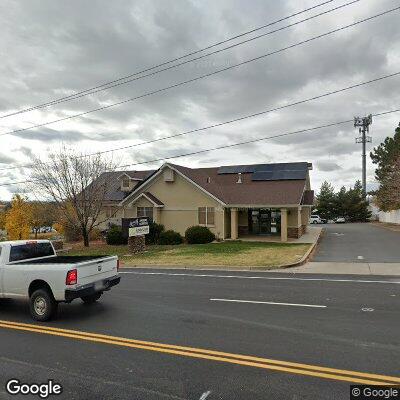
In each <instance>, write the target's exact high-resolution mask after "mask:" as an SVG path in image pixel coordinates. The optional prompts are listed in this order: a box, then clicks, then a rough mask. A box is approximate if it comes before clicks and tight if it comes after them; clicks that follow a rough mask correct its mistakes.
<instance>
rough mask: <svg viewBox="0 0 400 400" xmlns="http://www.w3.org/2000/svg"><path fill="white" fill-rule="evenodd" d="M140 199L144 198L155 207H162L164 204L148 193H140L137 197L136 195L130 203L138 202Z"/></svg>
mask: <svg viewBox="0 0 400 400" xmlns="http://www.w3.org/2000/svg"><path fill="white" fill-rule="evenodd" d="M140 197H144V198H146V199H147V200H149V201H150V203H153V205H154V206H155V207H164V203H163V202H162V201H160V200H159V199H157V197H156V196H154V195H152V194H151V193H150V192H142V193H140V194H139V195H137V196H136V197H135V198H134V199H133V200H132V203H134V202H135V201H136V200H138V199H139V198H140Z"/></svg>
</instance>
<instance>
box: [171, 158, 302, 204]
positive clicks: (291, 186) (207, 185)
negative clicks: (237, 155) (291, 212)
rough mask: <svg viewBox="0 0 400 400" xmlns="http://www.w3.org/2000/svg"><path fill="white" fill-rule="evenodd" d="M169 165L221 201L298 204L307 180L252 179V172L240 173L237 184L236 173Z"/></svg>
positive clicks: (232, 202) (229, 202)
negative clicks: (239, 180) (239, 179)
mask: <svg viewBox="0 0 400 400" xmlns="http://www.w3.org/2000/svg"><path fill="white" fill-rule="evenodd" d="M170 165H171V166H172V167H174V168H176V169H177V170H178V171H179V172H181V173H182V174H184V175H185V176H187V177H188V178H189V179H190V180H192V181H193V182H195V183H196V184H197V185H199V186H200V187H202V188H203V189H204V190H206V191H207V192H209V193H210V194H212V195H213V196H215V197H216V198H218V199H219V200H221V201H222V202H223V203H225V204H230V205H271V206H272V205H289V204H291V205H293V204H300V203H301V200H302V197H303V192H304V188H305V183H306V181H305V180H304V179H301V180H278V181H252V180H251V176H252V174H251V173H242V174H241V178H242V183H237V180H238V175H237V174H218V170H219V168H187V167H182V166H180V165H176V164H170ZM208 178H209V179H208Z"/></svg>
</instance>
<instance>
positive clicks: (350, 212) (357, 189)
mask: <svg viewBox="0 0 400 400" xmlns="http://www.w3.org/2000/svg"><path fill="white" fill-rule="evenodd" d="M345 216H346V217H347V218H348V219H349V221H351V222H366V221H368V219H369V218H370V217H371V212H370V211H369V210H368V201H366V200H365V199H364V196H363V188H362V184H361V182H360V181H357V182H356V183H355V185H354V187H353V188H351V189H350V190H349V191H348V192H347V193H346V201H345Z"/></svg>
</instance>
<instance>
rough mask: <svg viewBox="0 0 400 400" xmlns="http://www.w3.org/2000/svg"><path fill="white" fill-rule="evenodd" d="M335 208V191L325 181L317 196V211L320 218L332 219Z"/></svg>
mask: <svg viewBox="0 0 400 400" xmlns="http://www.w3.org/2000/svg"><path fill="white" fill-rule="evenodd" d="M334 208H335V190H334V188H333V186H332V185H331V184H330V183H328V182H327V181H325V182H323V184H322V185H321V189H320V191H319V194H318V195H317V209H318V214H319V216H320V217H321V218H326V219H333V218H334Z"/></svg>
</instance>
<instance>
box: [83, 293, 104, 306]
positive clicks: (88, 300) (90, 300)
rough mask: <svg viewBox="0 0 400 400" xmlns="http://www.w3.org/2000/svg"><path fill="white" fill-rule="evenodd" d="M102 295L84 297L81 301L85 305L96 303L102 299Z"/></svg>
mask: <svg viewBox="0 0 400 400" xmlns="http://www.w3.org/2000/svg"><path fill="white" fill-rule="evenodd" d="M101 295H102V293H95V294H91V295H90V296H83V297H81V299H82V301H83V302H84V303H85V304H92V303H95V302H96V301H97V300H98V299H99V298H100V297H101Z"/></svg>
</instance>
